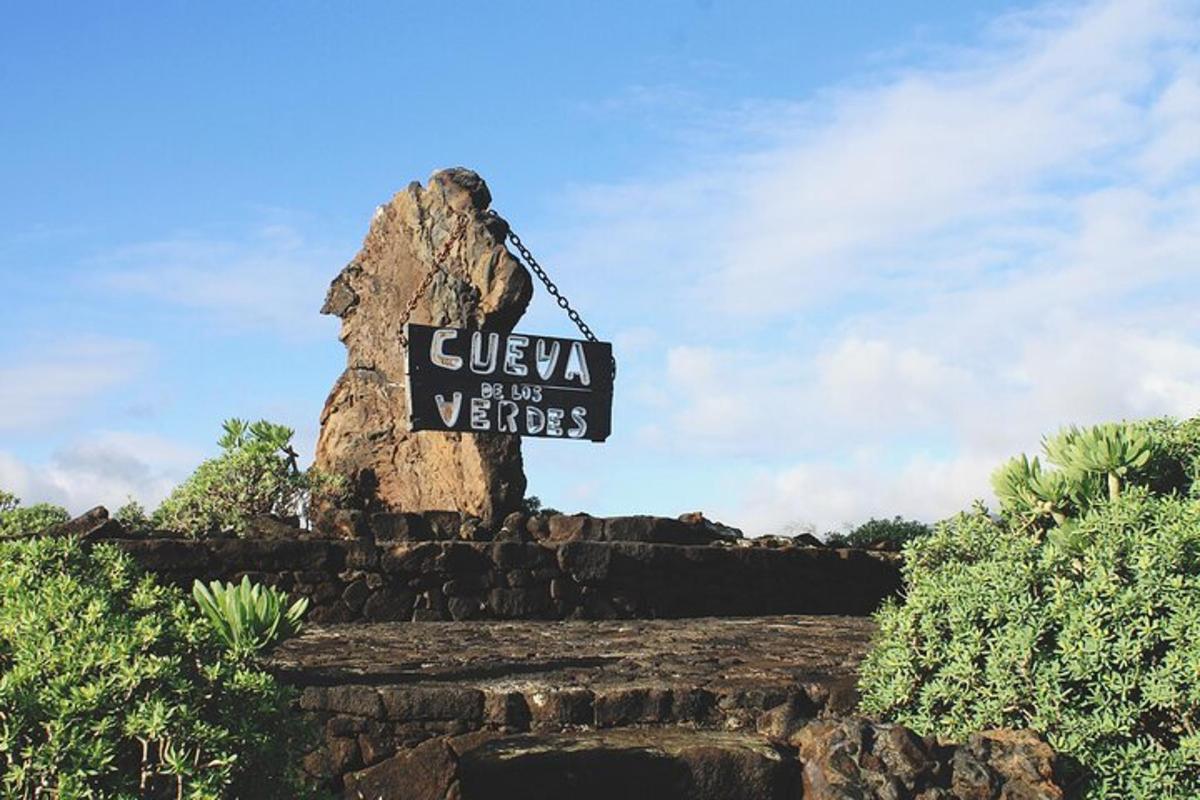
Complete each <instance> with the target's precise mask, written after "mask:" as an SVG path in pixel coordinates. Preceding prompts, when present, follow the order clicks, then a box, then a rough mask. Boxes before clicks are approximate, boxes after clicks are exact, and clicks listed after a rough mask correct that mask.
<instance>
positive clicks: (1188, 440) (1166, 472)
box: [992, 417, 1200, 532]
mask: <svg viewBox="0 0 1200 800" xmlns="http://www.w3.org/2000/svg"><path fill="white" fill-rule="evenodd" d="M1042 449H1043V451H1044V454H1045V456H1046V459H1047V462H1048V463H1049V464H1052V465H1054V466H1056V467H1057V469H1054V468H1049V467H1043V465H1042V463H1041V461H1040V460H1039V459H1038V458H1037V457H1036V456H1035V457H1034V458H1032V459H1031V458H1029V457H1028V456H1026V455H1024V454H1021V455H1019V456H1017V457H1016V458H1013V459H1010V460H1009V461H1008V462H1006V463H1005V464H1003V465H1002V466H1001V467H1000V468H999V469H998V470H996V472H995V473H994V474H993V475H992V489H993V490H994V491H995V494H996V498H997V499H998V500H999V501H1000V509H1001V511H1002V512H1003V513H1004V515H1005V516H1006V517H1007V518H1008V519H1009V520H1011V521H1012V522H1013V523H1014V524H1016V525H1018V526H1020V527H1023V528H1026V529H1028V530H1031V531H1035V532H1037V531H1044V530H1046V529H1048V528H1052V527H1054V526H1056V525H1062V524H1063V523H1064V522H1066V521H1067V520H1068V519H1070V518H1072V517H1077V516H1079V515H1081V514H1085V513H1087V511H1088V510H1089V509H1091V508H1093V507H1095V506H1096V505H1097V504H1099V503H1102V502H1104V501H1106V500H1114V499H1116V498H1117V497H1119V496H1120V494H1121V491H1122V488H1123V487H1124V486H1125V485H1126V484H1133V485H1140V486H1144V487H1146V488H1147V489H1149V490H1150V491H1151V492H1152V493H1154V494H1157V495H1169V494H1179V495H1185V496H1186V495H1191V496H1193V497H1195V496H1197V494H1198V493H1200V417H1197V418H1195V419H1191V420H1187V421H1185V422H1176V421H1175V420H1173V419H1170V418H1161V419H1154V420H1147V421H1142V422H1121V423H1108V424H1105V425H1095V426H1093V427H1090V428H1076V427H1074V426H1072V427H1069V428H1064V429H1063V430H1061V431H1059V432H1058V434H1056V435H1055V436H1052V437H1046V438H1045V439H1043V440H1042Z"/></svg>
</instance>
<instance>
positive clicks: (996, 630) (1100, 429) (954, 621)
mask: <svg viewBox="0 0 1200 800" xmlns="http://www.w3.org/2000/svg"><path fill="white" fill-rule="evenodd" d="M1198 434H1200V425H1197V424H1196V420H1189V421H1187V422H1184V423H1175V422H1172V421H1170V420H1156V421H1153V422H1150V423H1135V424H1132V425H1113V426H1097V427H1096V428H1092V429H1085V430H1079V429H1068V430H1066V431H1064V432H1062V433H1060V434H1059V435H1058V436H1057V437H1054V438H1053V439H1049V440H1047V442H1046V445H1047V446H1046V448H1045V449H1046V452H1047V455H1048V456H1049V458H1050V460H1051V462H1052V463H1054V464H1057V465H1058V469H1057V470H1051V469H1045V468H1043V467H1042V466H1041V464H1040V463H1039V462H1038V460H1037V459H1032V460H1030V459H1028V458H1026V457H1023V456H1022V457H1019V458H1018V459H1015V460H1013V461H1010V462H1009V463H1008V464H1006V465H1005V466H1004V467H1002V468H1001V470H1000V471H998V473H997V478H996V483H997V494H998V495H999V496H1000V500H1001V505H1002V511H1003V514H1002V516H1001V517H999V518H996V517H993V516H991V515H989V514H987V513H986V510H985V509H983V508H982V507H981V506H980V507H978V508H977V509H976V510H975V511H974V512H972V513H964V514H960V515H959V516H957V517H955V518H953V519H951V520H948V521H946V522H943V523H941V524H939V525H938V526H937V527H936V529H935V530H934V532H933V533H932V534H931V535H929V536H927V537H919V538H917V539H914V540H913V541H912V542H911V543H910V544H908V545H907V546H906V548H905V550H904V554H905V563H904V568H903V569H904V575H905V581H906V585H907V587H906V591H905V596H904V600H903V603H901V602H898V601H891V602H889V603H887V604H886V605H885V606H884V608H883V609H882V610H881V611H880V612H879V613H878V615H877V621H878V622H879V626H880V630H879V633H878V636H877V640H876V643H875V646H874V649H873V650H872V652H871V653H870V654H869V655H868V657H867V659H866V661H865V662H864V664H863V668H862V680H861V687H862V690H863V708H864V710H866V711H868V712H871V713H876V714H881V715H883V716H885V717H887V718H889V719H893V720H895V721H898V722H901V723H903V724H906V725H909V726H911V727H913V728H914V729H916V730H917V731H920V732H922V733H925V734H936V735H938V736H943V737H948V738H955V739H959V740H961V739H963V738H964V737H965V736H966V735H967V734H969V733H971V732H973V731H976V730H980V729H983V728H990V727H998V726H1011V727H1029V728H1033V729H1034V730H1036V731H1039V732H1041V733H1043V734H1045V735H1046V736H1047V738H1048V740H1049V741H1050V743H1051V744H1052V745H1053V746H1055V747H1056V748H1057V749H1058V750H1059V751H1061V752H1063V753H1065V754H1067V755H1069V756H1072V757H1074V758H1076V759H1078V761H1079V762H1080V763H1081V764H1082V765H1083V766H1084V767H1085V768H1087V769H1088V770H1089V772H1090V779H1089V783H1088V785H1087V788H1086V796H1087V797H1090V798H1162V799H1163V800H1168V799H1173V800H1174V799H1177V800H1183V798H1195V797H1197V796H1200V680H1198V676H1200V635H1198V633H1200V502H1198V501H1197V500H1196V499H1195V494H1196V476H1197V471H1196V466H1197V463H1198V462H1197V457H1196V456H1197V452H1198V448H1197V445H1200V435H1198Z"/></svg>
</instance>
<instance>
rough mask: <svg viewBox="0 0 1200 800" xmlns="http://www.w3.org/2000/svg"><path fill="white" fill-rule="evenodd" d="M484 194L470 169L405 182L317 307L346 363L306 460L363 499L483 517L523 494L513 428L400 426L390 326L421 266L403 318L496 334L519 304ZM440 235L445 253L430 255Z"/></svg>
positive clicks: (522, 299) (526, 290)
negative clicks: (503, 431)
mask: <svg viewBox="0 0 1200 800" xmlns="http://www.w3.org/2000/svg"><path fill="white" fill-rule="evenodd" d="M490 202H491V195H490V193H489V192H488V189H487V185H486V184H485V183H484V182H483V180H482V179H481V178H480V177H479V176H478V175H476V174H475V173H474V172H471V171H470V170H465V169H450V170H442V171H441V172H437V173H434V175H433V176H432V177H431V178H430V180H429V185H428V186H426V187H422V186H421V185H420V184H419V183H413V184H411V185H410V186H409V187H408V188H407V189H405V190H404V191H402V192H398V193H397V194H396V196H395V197H393V198H392V200H391V201H390V202H389V203H387V204H385V205H383V206H381V207H380V208H379V210H378V211H377V212H376V214H375V217H374V218H373V219H372V221H371V227H370V230H369V231H368V233H367V237H366V240H365V241H364V242H363V247H362V250H361V251H360V252H359V253H358V255H357V256H355V257H354V260H353V261H351V262H350V263H349V264H348V265H347V266H346V267H345V269H343V270H342V271H341V273H340V274H339V275H338V276H337V277H336V278H335V279H334V280H333V283H332V284H331V285H330V287H329V294H328V296H327V297H326V300H325V305H324V306H323V307H322V309H321V311H322V313H325V314H333V315H336V316H338V317H340V318H341V319H342V330H341V336H340V338H341V340H342V342H344V343H345V345H346V351H347V366H346V370H345V372H343V373H342V375H341V377H340V378H338V380H337V383H336V384H335V385H334V387H333V390H332V391H331V392H330V394H329V398H328V399H327V400H326V401H325V409H324V411H322V413H321V433H320V437H319V438H318V440H317V448H316V462H315V463H316V466H318V467H320V468H322V469H325V470H328V471H330V472H333V473H336V474H341V475H347V476H349V477H350V478H351V479H352V480H353V483H354V485H355V488H356V490H357V492H358V494H359V495H360V499H361V500H364V501H366V500H369V501H370V502H371V506H372V507H374V508H375V509H387V510H392V511H427V510H451V511H460V512H465V513H468V514H471V515H473V516H476V517H478V518H480V519H481V520H484V521H485V522H486V523H487V524H489V525H491V524H498V523H499V521H500V520H501V519H503V517H504V515H505V514H506V513H507V512H509V511H512V510H514V509H516V507H517V505H518V504H519V503H520V501H521V498H522V497H523V496H524V492H525V474H524V472H523V470H522V464H521V444H520V440H519V439H518V438H517V437H515V436H500V435H467V436H464V435H461V434H453V433H437V434H436V435H429V434H422V433H411V432H409V430H408V401H407V398H406V396H405V372H406V366H405V349H404V346H403V345H402V343H401V341H400V337H399V335H398V334H399V330H398V325H399V324H400V323H401V321H402V320H403V317H404V312H405V308H406V307H407V305H408V302H409V299H410V298H412V297H413V295H414V294H415V293H416V290H417V288H418V287H419V286H420V284H421V281H422V279H423V278H424V277H425V276H426V275H427V274H428V273H429V272H430V270H436V273H435V276H434V279H433V282H432V284H430V286H429V288H428V289H427V290H426V291H425V292H424V293H423V294H422V295H421V296H420V298H419V299H418V302H417V305H416V308H415V310H414V311H413V314H412V316H411V317H410V318H409V320H408V321H409V322H414V323H420V324H425V325H450V326H454V327H462V328H481V327H485V326H486V327H487V328H489V329H491V330H497V331H502V332H505V331H509V330H511V329H512V327H513V326H514V325H515V324H516V322H517V320H518V319H519V318H520V317H521V315H522V314H523V313H524V311H525V307H526V305H527V304H528V303H529V298H530V296H531V294H532V283H531V280H530V276H529V273H528V272H527V271H526V270H525V268H524V267H522V266H521V264H520V263H519V262H517V260H516V259H514V258H513V256H512V255H511V254H510V253H509V252H508V251H507V250H506V249H505V247H504V244H503V242H504V234H505V226H504V223H503V222H502V221H500V220H497V219H494V218H490V217H488V216H487V215H486V214H485V212H486V211H487V208H488V205H489V203H490ZM460 223H462V224H465V228H463V233H462V235H461V237H459V238H458V239H453V237H454V235H455V231H456V230H458V227H459V225H460ZM448 240H453V243H452V245H451V246H450V248H449V255H448V257H447V259H446V262H445V263H441V264H435V263H434V262H435V261H437V257H438V256H439V255H440V254H441V253H442V252H443V249H444V247H445V245H446V242H447V241H448ZM417 476H420V479H419V480H417Z"/></svg>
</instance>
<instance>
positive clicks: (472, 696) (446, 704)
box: [380, 686, 483, 722]
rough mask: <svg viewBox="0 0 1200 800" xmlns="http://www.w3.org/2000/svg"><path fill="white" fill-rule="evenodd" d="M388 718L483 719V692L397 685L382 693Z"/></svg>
mask: <svg viewBox="0 0 1200 800" xmlns="http://www.w3.org/2000/svg"><path fill="white" fill-rule="evenodd" d="M380 696H381V697H382V699H383V705H384V708H385V709H386V710H387V717H388V719H390V720H393V721H396V722H410V721H413V720H459V719H461V720H465V721H468V722H479V721H481V720H482V719H483V692H482V691H480V690H478V689H472V688H468V687H463V686H396V687H388V688H384V689H381V690H380Z"/></svg>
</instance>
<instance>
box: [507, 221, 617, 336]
mask: <svg viewBox="0 0 1200 800" xmlns="http://www.w3.org/2000/svg"><path fill="white" fill-rule="evenodd" d="M488 214H489V215H491V216H492V217H495V218H496V219H499V220H501V221H503V222H504V225H505V227H506V228H507V229H508V236H507V238H508V241H509V243H511V244H512V246H513V247H515V248H517V252H518V253H520V254H521V258H523V259H524V260H525V263H526V264H528V265H529V268H530V269H531V270H533V274H534V275H537V276H538V278H539V279H540V280H541V282H542V283H543V284H545V285H546V291H547V292H549V293H550V296H551V297H553V298H554V302H556V303H558V307H559V308H561V309H562V310H563V311H565V312H567V316H568V317H570V318H571V322H574V323H575V327H577V328H579V332H580V333H582V334H583V338H585V339H587V340H588V341H589V342H595V341H597V339H596V334H594V333H592V329H591V328H590V327H588V324H587V323H586V322H584V321H583V318H582V317H580V316H579V312H578V311H576V310H575V309H574V308H571V302H570V301H569V300H567V298H565V297H563V295H562V293H561V292H560V291H558V286H556V285H555V283H554V281H552V280H550V276H549V275H547V274H546V270H544V269H542V265H541V264H539V263H538V262H537V259H536V258H534V257H533V253H531V252H529V248H528V247H526V246H525V245H524V243H523V242H522V241H521V237H520V236H517V234H516V233H514V232H513V229H512V226H511V225H509V224H508V222H507V221H505V220H504V218H503V217H501V216H500V215H499V214H497V213H496V212H495V211H488Z"/></svg>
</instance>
